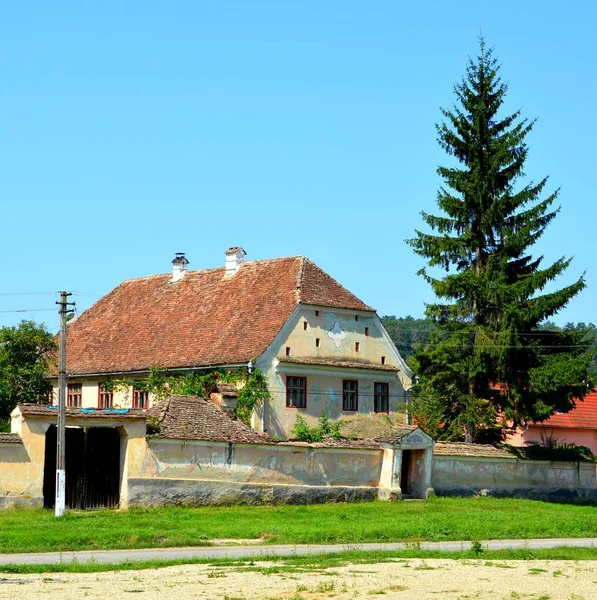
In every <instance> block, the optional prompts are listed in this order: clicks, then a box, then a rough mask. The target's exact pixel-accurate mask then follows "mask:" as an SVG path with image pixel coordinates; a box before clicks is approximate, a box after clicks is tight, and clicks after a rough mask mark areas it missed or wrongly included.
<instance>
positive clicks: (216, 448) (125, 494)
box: [0, 415, 597, 508]
mask: <svg viewBox="0 0 597 600" xmlns="http://www.w3.org/2000/svg"><path fill="white" fill-rule="evenodd" d="M52 422H53V421H52V420H50V419H47V418H27V419H24V418H22V417H19V416H18V415H17V417H16V418H13V431H14V432H15V433H18V434H19V435H20V436H21V439H22V441H23V443H22V444H8V443H5V444H0V507H5V508H6V507H10V506H15V505H16V506H20V505H29V506H40V505H41V504H42V503H43V468H44V453H45V432H46V431H47V429H48V427H49V426H50V425H51V424H52ZM68 424H69V425H71V426H77V425H79V426H81V425H83V426H87V427H94V426H96V427H105V426H110V420H106V419H93V418H91V419H89V418H86V419H72V420H69V422H68ZM111 425H112V426H115V427H118V428H119V429H120V430H121V435H122V438H121V440H122V441H121V444H122V446H121V447H122V448H123V452H122V473H123V481H122V486H121V500H122V506H127V505H129V504H140V505H158V504H210V503H220V504H231V503H235V502H245V503H262V504H264V503H284V502H293V503H306V502H326V501H350V500H370V499H373V498H375V497H377V496H378V495H379V497H381V498H384V499H392V498H399V497H400V495H401V493H402V492H403V491H402V490H400V487H399V486H400V472H401V466H400V462H401V453H400V452H399V450H398V449H397V447H396V449H395V448H393V447H392V446H391V445H389V444H385V445H384V447H383V448H380V449H362V448H325V447H321V446H317V445H315V446H314V445H307V444H263V445H251V444H228V443H224V442H207V441H196V440H193V441H185V440H166V439H161V438H152V437H150V438H146V437H145V425H144V423H143V422H142V421H130V422H124V423H123V422H122V421H120V422H117V421H116V420H115V421H114V423H112V424H111ZM431 452H432V450H431V447H429V448H428V449H426V450H425V451H415V452H413V461H412V462H411V472H410V477H411V479H412V480H413V482H414V483H415V485H413V486H412V488H413V490H411V491H414V492H415V493H416V495H418V496H420V497H424V496H426V495H427V493H428V489H427V487H428V486H429V484H430V486H431V488H433V489H434V490H435V493H436V494H438V495H459V496H470V495H476V494H486V495H492V496H509V497H525V498H536V499H541V500H552V501H562V500H565V501H586V500H595V501H597V477H596V465H595V464H592V463H590V464H589V463H580V464H576V463H555V462H549V461H531V460H521V459H518V458H501V457H500V458H488V457H471V456H450V455H447V454H441V455H435V456H433V457H432V455H431ZM427 474H428V475H427ZM428 477H429V478H428Z"/></svg>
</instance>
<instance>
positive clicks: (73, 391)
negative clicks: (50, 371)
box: [66, 383, 83, 408]
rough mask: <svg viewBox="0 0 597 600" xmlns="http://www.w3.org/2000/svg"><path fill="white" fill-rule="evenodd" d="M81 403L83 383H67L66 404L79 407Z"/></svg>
mask: <svg viewBox="0 0 597 600" xmlns="http://www.w3.org/2000/svg"><path fill="white" fill-rule="evenodd" d="M82 404H83V384H82V383H69V384H68V389H67V395H66V405H67V406H72V407H73V408H81V406H82Z"/></svg>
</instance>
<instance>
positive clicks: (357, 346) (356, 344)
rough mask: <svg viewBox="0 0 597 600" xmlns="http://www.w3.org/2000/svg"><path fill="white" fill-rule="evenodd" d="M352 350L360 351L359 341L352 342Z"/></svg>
mask: <svg viewBox="0 0 597 600" xmlns="http://www.w3.org/2000/svg"><path fill="white" fill-rule="evenodd" d="M354 351H355V352H360V351H361V344H360V342H355V343H354Z"/></svg>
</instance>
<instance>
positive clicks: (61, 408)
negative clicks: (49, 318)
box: [54, 292, 75, 517]
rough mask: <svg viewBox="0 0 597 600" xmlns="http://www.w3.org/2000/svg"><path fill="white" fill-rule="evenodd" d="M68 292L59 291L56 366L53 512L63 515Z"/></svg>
mask: <svg viewBox="0 0 597 600" xmlns="http://www.w3.org/2000/svg"><path fill="white" fill-rule="evenodd" d="M70 295H71V294H70V292H60V302H56V304H58V305H59V306H60V309H59V311H58V314H59V315H60V350H59V367H58V428H57V432H56V433H57V436H56V500H55V503H54V514H55V515H56V516H57V517H63V516H64V512H65V504H66V503H65V488H66V469H65V467H66V460H65V454H64V446H65V440H66V322H67V321H68V312H69V308H68V307H69V306H74V305H75V303H74V302H67V298H68V297H69V296H70Z"/></svg>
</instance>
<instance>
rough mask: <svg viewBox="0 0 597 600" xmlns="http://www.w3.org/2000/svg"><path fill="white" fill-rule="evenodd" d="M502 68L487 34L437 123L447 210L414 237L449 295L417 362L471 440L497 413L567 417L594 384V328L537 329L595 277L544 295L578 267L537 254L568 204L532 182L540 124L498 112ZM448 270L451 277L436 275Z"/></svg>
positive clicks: (443, 296)
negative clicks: (534, 137)
mask: <svg viewBox="0 0 597 600" xmlns="http://www.w3.org/2000/svg"><path fill="white" fill-rule="evenodd" d="M499 70H500V66H499V64H498V62H497V60H496V58H495V57H494V56H493V51H492V49H491V48H487V47H486V45H485V42H484V40H483V39H482V38H481V39H480V50H479V55H478V56H477V57H476V58H475V59H469V61H468V64H467V67H466V74H465V76H464V77H463V79H462V81H461V82H460V83H457V84H456V85H455V86H454V93H455V96H456V103H455V105H454V106H453V107H452V108H451V109H442V110H441V112H442V115H443V118H444V119H443V122H442V123H440V124H439V125H436V128H437V139H438V143H439V144H440V146H441V147H442V148H443V149H444V150H445V151H446V153H447V154H448V155H450V156H452V157H453V158H454V159H455V160H454V161H453V162H454V164H453V165H451V166H446V167H443V166H440V167H439V168H438V173H439V175H440V176H441V178H442V179H443V182H444V183H443V185H442V187H440V189H439V191H438V196H437V204H438V206H439V208H440V209H441V211H442V214H440V215H439V216H438V215H432V214H428V213H425V212H423V213H422V217H423V220H424V222H425V223H426V224H427V225H428V227H429V228H430V229H431V230H433V233H424V232H422V231H416V237H414V238H413V239H411V240H408V243H409V244H410V245H411V246H412V247H413V249H414V251H415V252H416V253H417V254H419V255H420V256H422V257H424V258H425V259H426V261H427V264H428V266H429V267H431V268H432V270H431V271H428V270H427V269H426V268H423V269H422V270H421V271H420V274H421V275H422V276H423V277H424V278H425V279H426V280H427V281H428V282H429V284H430V285H431V286H432V288H433V291H434V292H435V295H436V296H437V297H438V299H439V301H438V302H437V303H434V304H429V305H428V306H427V316H428V317H431V318H432V319H433V320H434V321H435V322H436V324H437V328H436V329H434V332H433V334H432V335H433V337H432V339H431V344H430V346H429V347H428V348H427V349H426V350H425V351H424V352H422V353H421V354H420V355H419V356H418V357H417V359H418V363H419V373H420V377H421V379H422V385H421V389H422V390H426V391H427V393H429V394H430V395H432V396H434V397H441V398H442V401H443V402H444V404H445V405H444V407H443V414H444V415H446V422H445V427H446V432H451V435H452V436H453V437H457V436H458V433H459V432H462V431H464V432H465V439H466V441H473V439H475V438H477V439H479V430H480V429H483V428H485V427H491V426H495V423H496V418H497V417H498V416H499V415H502V416H503V417H505V418H507V419H511V420H513V421H514V422H515V423H520V422H523V421H524V420H527V419H533V420H537V421H542V420H544V419H546V418H547V417H549V416H550V415H551V414H553V412H554V411H561V412H566V411H568V410H570V408H572V407H573V406H574V398H583V397H584V396H585V395H586V393H587V392H588V391H589V390H590V389H591V387H592V385H593V381H592V380H591V378H590V376H589V375H588V372H587V368H588V365H589V362H590V355H589V354H588V352H587V350H588V340H586V339H585V335H584V332H583V331H558V332H555V331H539V330H538V329H537V327H538V325H540V324H541V323H542V322H543V321H545V320H546V319H549V318H550V317H552V316H553V315H555V314H556V313H557V312H558V311H559V310H561V309H562V308H563V307H564V306H566V304H567V303H568V302H569V301H570V299H571V298H573V297H574V296H576V294H578V293H579V292H580V291H581V290H582V289H583V288H584V287H585V280H584V276H581V277H580V278H579V279H578V280H577V281H576V282H574V283H573V284H572V285H568V286H566V287H564V288H562V289H559V290H557V291H550V292H549V293H545V292H544V288H545V286H546V285H547V284H548V283H550V282H552V281H554V280H555V279H556V278H557V277H558V276H559V275H560V274H562V273H563V272H564V271H565V270H566V268H567V267H568V266H569V264H570V259H569V258H565V257H562V258H560V259H558V260H557V261H555V262H554V263H553V264H551V265H549V266H544V265H543V257H541V256H540V257H537V258H533V257H532V256H531V254H530V249H531V247H532V246H533V244H534V243H535V242H536V241H537V240H538V239H539V238H540V237H541V235H542V234H543V233H544V231H545V229H546V227H547V226H548V225H549V223H550V222H551V221H552V220H553V219H554V218H555V217H556V215H557V213H558V211H559V208H558V207H554V203H555V201H556V199H557V197H558V194H559V190H556V191H553V192H551V193H547V194H546V193H545V190H546V184H547V177H545V178H544V179H542V180H540V181H539V182H536V183H535V182H532V181H531V182H526V183H525V182H523V181H522V179H523V176H524V173H523V167H524V163H525V160H526V158H527V153H528V149H527V145H526V141H525V138H526V136H527V135H528V134H529V132H530V131H531V130H532V128H533V126H534V124H535V121H529V120H527V119H524V118H522V117H521V113H520V111H516V112H514V113H512V114H509V115H506V116H500V115H499V114H498V113H499V112H500V109H501V108H502V105H503V103H504V98H505V95H506V92H507V90H508V86H507V84H506V83H504V82H502V80H501V78H500V76H499ZM438 268H439V269H440V272H441V270H443V271H444V272H445V274H444V276H443V277H436V276H434V274H435V272H437V270H438Z"/></svg>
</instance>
